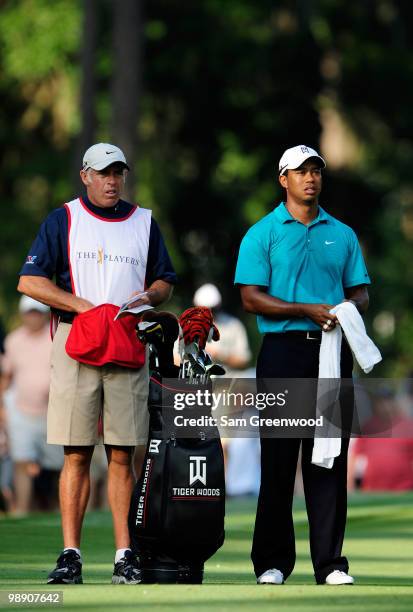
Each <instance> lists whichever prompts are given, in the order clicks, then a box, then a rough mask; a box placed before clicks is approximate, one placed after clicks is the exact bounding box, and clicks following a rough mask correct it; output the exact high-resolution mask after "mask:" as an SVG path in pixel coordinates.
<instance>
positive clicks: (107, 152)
mask: <svg viewBox="0 0 413 612" xmlns="http://www.w3.org/2000/svg"><path fill="white" fill-rule="evenodd" d="M111 153H116V151H106V155H110V154H111Z"/></svg>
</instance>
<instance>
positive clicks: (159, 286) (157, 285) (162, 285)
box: [129, 280, 173, 308]
mask: <svg viewBox="0 0 413 612" xmlns="http://www.w3.org/2000/svg"><path fill="white" fill-rule="evenodd" d="M172 290H173V285H171V284H170V283H167V282H166V281H163V280H156V281H154V282H153V283H152V285H151V286H150V287H148V289H147V290H146V291H145V295H143V296H142V297H141V298H140V299H139V300H136V302H132V304H130V305H129V308H136V307H137V306H141V305H142V304H150V305H151V306H159V304H162V302H166V301H167V300H169V298H170V297H171V295H172ZM140 293H142V292H141V291H135V292H134V293H132V294H131V296H130V298H131V297H132V296H134V295H139V294H140ZM130 298H129V299H130Z"/></svg>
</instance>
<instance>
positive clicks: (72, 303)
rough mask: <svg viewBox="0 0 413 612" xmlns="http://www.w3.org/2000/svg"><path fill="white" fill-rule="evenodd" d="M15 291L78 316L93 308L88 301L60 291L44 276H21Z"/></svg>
mask: <svg viewBox="0 0 413 612" xmlns="http://www.w3.org/2000/svg"><path fill="white" fill-rule="evenodd" d="M17 291H20V292H21V293H24V294H25V295H29V296H30V297H32V298H33V299H34V300H38V301H39V302H43V304H47V305H48V306H51V307H53V308H58V309H59V310H65V311H67V312H77V313H78V314H80V313H81V312H86V310H90V309H91V308H93V307H94V305H93V304H92V303H91V302H89V301H88V300H85V299H83V298H80V297H77V296H76V295H73V294H72V293H69V292H68V291H64V290H63V289H60V287H57V286H56V285H55V284H54V283H53V282H52V281H51V280H50V279H48V278H45V277H44V276H21V277H20V280H19V284H18V287H17Z"/></svg>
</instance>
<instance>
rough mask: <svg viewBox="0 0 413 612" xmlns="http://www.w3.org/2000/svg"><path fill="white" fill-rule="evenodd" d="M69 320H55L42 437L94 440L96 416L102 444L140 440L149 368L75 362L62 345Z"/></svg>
mask: <svg viewBox="0 0 413 612" xmlns="http://www.w3.org/2000/svg"><path fill="white" fill-rule="evenodd" d="M70 329H71V325H70V324H68V323H60V325H59V326H58V328H57V331H56V335H55V337H54V340H53V347H52V358H51V379H50V395H49V408H48V413H47V441H48V443H49V444H62V445H64V446H91V445H95V444H98V442H99V439H100V436H99V433H98V421H99V415H100V414H102V417H103V443H104V444H110V445H114V446H136V445H140V444H146V441H147V435H148V424H149V414H148V409H147V400H148V387H149V373H148V365H147V363H146V364H145V365H144V366H143V367H142V368H140V369H139V370H133V369H130V368H123V367H121V366H118V365H112V364H109V365H105V366H102V367H96V366H90V365H86V364H84V363H79V362H78V361H75V360H74V359H72V358H71V357H69V355H68V354H67V353H66V350H65V345H66V340H67V336H68V335H69V332H70Z"/></svg>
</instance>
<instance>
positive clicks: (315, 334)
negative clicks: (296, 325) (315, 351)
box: [265, 329, 322, 340]
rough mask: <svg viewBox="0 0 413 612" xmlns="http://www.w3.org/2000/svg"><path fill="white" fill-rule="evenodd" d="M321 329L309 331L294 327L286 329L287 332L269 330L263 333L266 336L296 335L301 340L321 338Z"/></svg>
mask: <svg viewBox="0 0 413 612" xmlns="http://www.w3.org/2000/svg"><path fill="white" fill-rule="evenodd" d="M321 333H322V332H321V331H317V330H311V331H304V330H299V329H294V330H291V331H287V332H278V333H277V332H269V333H267V334H265V335H266V336H284V337H286V336H291V337H294V336H295V337H297V338H302V339H303V340H321Z"/></svg>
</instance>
